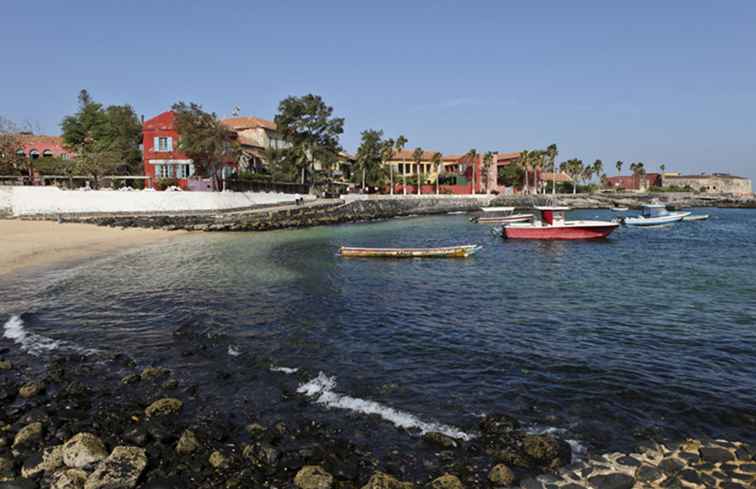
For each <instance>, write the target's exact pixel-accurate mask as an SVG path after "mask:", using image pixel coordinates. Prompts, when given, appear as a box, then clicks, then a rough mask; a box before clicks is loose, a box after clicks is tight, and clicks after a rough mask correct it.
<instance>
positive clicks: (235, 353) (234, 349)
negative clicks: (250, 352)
mask: <svg viewBox="0 0 756 489" xmlns="http://www.w3.org/2000/svg"><path fill="white" fill-rule="evenodd" d="M228 354H229V355H231V356H232V357H238V356H239V355H241V351H240V350H239V349H238V348H237V347H235V346H234V345H228Z"/></svg>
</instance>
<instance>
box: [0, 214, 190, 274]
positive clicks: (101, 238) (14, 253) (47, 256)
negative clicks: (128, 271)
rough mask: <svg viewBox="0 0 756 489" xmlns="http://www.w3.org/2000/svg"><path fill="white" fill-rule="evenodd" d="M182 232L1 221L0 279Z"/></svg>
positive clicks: (170, 236)
mask: <svg viewBox="0 0 756 489" xmlns="http://www.w3.org/2000/svg"><path fill="white" fill-rule="evenodd" d="M181 234H183V233H175V232H169V231H164V230H155V229H114V228H104V227H100V226H92V225H91V224H68V225H66V226H62V225H60V224H58V223H57V222H54V221H27V220H20V219H0V279H6V278H8V277H12V276H14V275H17V274H19V273H24V272H27V271H32V270H34V269H38V268H43V267H49V266H54V265H61V264H65V263H69V262H79V261H82V260H86V259H89V258H98V257H102V256H107V255H108V254H111V253H115V252H118V251H121V250H124V249H128V248H130V247H133V246H141V245H146V244H153V243H157V242H159V241H162V240H164V239H168V238H175V237H177V236H180V235H181Z"/></svg>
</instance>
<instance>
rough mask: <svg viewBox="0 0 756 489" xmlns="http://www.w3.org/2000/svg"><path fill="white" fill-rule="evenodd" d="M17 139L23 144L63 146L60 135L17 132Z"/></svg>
mask: <svg viewBox="0 0 756 489" xmlns="http://www.w3.org/2000/svg"><path fill="white" fill-rule="evenodd" d="M18 139H19V141H21V143H22V144H24V145H33V144H37V145H40V146H52V145H56V146H63V138H62V137H60V136H43V135H36V134H19V135H18Z"/></svg>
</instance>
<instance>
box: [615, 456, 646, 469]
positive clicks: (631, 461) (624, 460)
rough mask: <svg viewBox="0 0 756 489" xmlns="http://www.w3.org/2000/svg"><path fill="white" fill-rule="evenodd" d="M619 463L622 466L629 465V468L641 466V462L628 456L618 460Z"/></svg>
mask: <svg viewBox="0 0 756 489" xmlns="http://www.w3.org/2000/svg"><path fill="white" fill-rule="evenodd" d="M617 463H618V464H620V465H627V466H628V467H638V466H639V465H640V464H641V462H640V460H638V459H637V458H635V457H630V456H628V455H626V456H624V457H620V458H618V459H617Z"/></svg>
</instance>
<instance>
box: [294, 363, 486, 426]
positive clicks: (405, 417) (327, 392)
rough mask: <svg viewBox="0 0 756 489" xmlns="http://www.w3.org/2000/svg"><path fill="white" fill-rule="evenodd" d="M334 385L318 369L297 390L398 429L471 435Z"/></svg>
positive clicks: (333, 381)
mask: <svg viewBox="0 0 756 489" xmlns="http://www.w3.org/2000/svg"><path fill="white" fill-rule="evenodd" d="M335 388H336V379H335V378H334V377H328V376H327V375H325V374H324V373H323V372H320V373H319V374H318V376H317V377H315V378H314V379H312V380H310V381H309V382H307V383H305V384H302V385H300V386H299V387H298V388H297V392H299V393H300V394H304V395H305V396H307V397H312V398H315V402H317V403H318V404H324V405H326V406H328V407H331V408H338V409H346V410H349V411H354V412H358V413H363V414H377V415H378V416H380V417H381V418H383V419H385V420H386V421H389V422H391V423H393V424H394V426H397V427H399V428H404V429H411V428H414V429H418V430H420V432H421V433H423V434H425V433H428V432H440V433H443V434H445V435H447V436H451V437H452V438H457V439H460V440H469V439H471V438H473V436H472V435H469V434H467V433H465V432H464V431H461V430H459V429H458V428H455V427H453V426H447V425H444V424H440V423H433V422H427V421H423V420H421V419H419V418H418V417H417V416H415V415H413V414H410V413H406V412H404V411H399V410H397V409H394V408H391V407H388V406H384V405H383V404H381V403H378V402H375V401H369V400H366V399H360V398H357V397H351V396H346V395H343V394H339V393H337V392H334V389H335Z"/></svg>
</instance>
